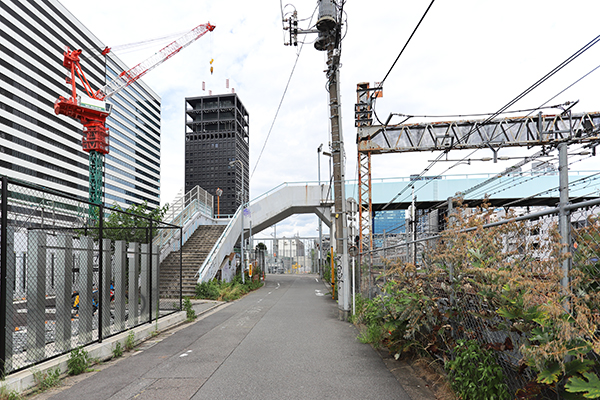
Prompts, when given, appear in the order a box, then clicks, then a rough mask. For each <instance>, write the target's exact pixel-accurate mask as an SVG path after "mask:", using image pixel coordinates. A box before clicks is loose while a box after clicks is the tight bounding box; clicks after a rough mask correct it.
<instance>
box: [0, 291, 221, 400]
mask: <svg viewBox="0 0 600 400" xmlns="http://www.w3.org/2000/svg"><path fill="white" fill-rule="evenodd" d="M191 302H192V307H193V309H194V311H195V312H196V315H197V316H201V315H206V314H209V313H211V312H214V311H216V309H218V308H219V307H220V306H223V305H226V303H225V302H222V301H213V300H191ZM185 322H186V313H185V311H178V312H175V313H173V314H169V315H167V316H164V317H161V318H159V319H158V321H157V322H156V321H153V322H152V323H151V324H143V325H140V326H138V327H136V328H134V329H131V330H128V331H125V332H123V333H120V334H118V335H115V336H111V337H110V338H108V339H106V340H103V341H102V343H94V344H91V345H89V346H87V347H85V350H86V351H87V352H88V353H89V355H90V357H91V358H93V359H97V360H98V361H100V362H104V361H106V360H109V359H111V358H112V356H113V354H112V350H113V349H114V347H115V343H116V342H121V343H123V342H124V341H125V339H126V338H127V336H128V335H129V334H130V333H131V332H133V334H134V337H135V343H136V345H137V344H140V343H142V342H144V343H142V344H141V346H140V347H141V348H143V347H144V346H148V345H150V344H151V343H156V338H157V337H159V336H161V335H158V336H156V334H155V332H156V331H158V332H165V331H166V332H171V331H173V329H174V328H175V329H177V328H183V327H185ZM153 336H155V337H153ZM146 342H147V343H146ZM68 359H69V354H64V355H62V356H60V357H57V358H53V359H51V360H48V361H46V362H43V363H41V364H38V365H35V366H33V367H30V368H27V369H24V370H22V371H19V372H16V373H14V374H10V375H8V376H7V377H6V379H5V380H4V382H3V383H2V386H4V387H6V388H7V389H8V390H15V391H17V392H19V393H30V392H32V391H35V381H34V378H33V374H34V372H42V373H44V372H48V371H51V370H52V371H54V370H56V368H59V369H60V371H61V374H66V371H67V360H68ZM94 368H95V367H94ZM35 398H36V399H37V398H38V397H37V396H36V397H35Z"/></svg>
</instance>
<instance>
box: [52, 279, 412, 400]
mask: <svg viewBox="0 0 600 400" xmlns="http://www.w3.org/2000/svg"><path fill="white" fill-rule="evenodd" d="M326 292H327V289H326V287H325V286H324V285H323V283H322V282H321V281H320V279H318V277H317V276H315V275H268V276H267V281H266V284H265V286H264V287H263V288H261V289H259V290H257V291H255V292H252V293H250V294H248V295H247V296H245V297H244V298H242V299H240V300H238V301H236V302H233V303H230V304H228V305H227V306H225V307H223V308H221V309H219V310H218V311H217V312H215V313H213V314H211V315H208V316H206V317H205V318H203V319H202V320H200V321H197V322H195V323H193V324H189V325H188V326H186V327H185V328H184V329H180V330H177V331H176V332H175V333H173V334H170V335H168V336H167V337H165V338H164V339H163V340H161V341H160V342H157V343H156V344H155V345H153V346H151V347H147V348H145V349H143V351H139V352H136V353H135V355H133V356H130V357H127V358H125V359H123V360H121V361H119V362H117V363H114V364H112V365H110V366H109V367H107V368H105V369H102V370H101V371H100V372H97V373H95V374H91V375H90V376H89V377H88V378H85V379H83V380H81V381H79V382H78V383H76V384H74V385H73V386H71V387H69V388H66V389H63V390H60V392H57V393H53V394H52V395H51V397H50V398H52V399H56V400H59V399H60V400H69V399H74V400H75V399H77V400H81V399H111V400H117V399H123V400H124V399H133V398H135V399H139V400H143V399H186V400H187V399H211V400H218V399H228V400H229V399H261V400H270V399H273V400H284V399H344V400H350V399H360V400H365V399H377V400H383V399H400V400H403V399H406V400H409V399H410V397H409V396H408V395H407V394H406V392H405V391H404V389H403V388H402V386H401V384H400V383H399V382H398V380H396V378H395V377H394V376H393V375H392V374H391V373H390V372H389V371H388V369H387V368H386V367H385V365H384V363H383V361H382V359H381V357H380V356H379V355H378V354H377V353H376V352H375V351H374V350H373V349H372V348H371V346H369V345H366V344H362V343H360V342H359V341H358V340H356V336H357V332H356V330H355V328H354V327H353V326H352V325H350V324H348V323H347V322H342V321H339V320H338V319H337V315H338V310H337V304H336V303H335V302H334V301H332V300H331V297H330V295H327V294H326ZM142 347H143V346H142Z"/></svg>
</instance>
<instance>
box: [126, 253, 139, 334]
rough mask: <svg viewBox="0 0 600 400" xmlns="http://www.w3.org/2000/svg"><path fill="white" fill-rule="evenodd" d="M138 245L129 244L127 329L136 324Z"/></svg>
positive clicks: (137, 307) (137, 309)
mask: <svg viewBox="0 0 600 400" xmlns="http://www.w3.org/2000/svg"><path fill="white" fill-rule="evenodd" d="M139 266H140V245H139V243H134V242H131V243H129V327H130V328H133V327H134V326H136V325H137V324H138V315H139V306H138V299H139V276H140V275H139V273H140V269H139Z"/></svg>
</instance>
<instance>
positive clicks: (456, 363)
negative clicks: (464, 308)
mask: <svg viewBox="0 0 600 400" xmlns="http://www.w3.org/2000/svg"><path fill="white" fill-rule="evenodd" d="M445 367H446V370H447V371H448V378H449V380H450V383H451V385H452V389H453V390H454V393H456V395H457V396H458V397H459V398H460V399H463V400H505V399H506V400H508V399H510V398H511V396H510V394H509V393H508V387H507V386H506V384H505V383H504V373H503V372H502V368H501V367H500V366H499V365H498V363H497V362H496V359H495V358H494V355H493V354H492V352H491V351H490V350H485V349H482V348H481V346H479V343H477V342H476V341H474V340H469V341H467V342H465V341H464V340H459V341H458V342H457V345H456V347H455V348H454V359H453V360H449V361H446V365H445Z"/></svg>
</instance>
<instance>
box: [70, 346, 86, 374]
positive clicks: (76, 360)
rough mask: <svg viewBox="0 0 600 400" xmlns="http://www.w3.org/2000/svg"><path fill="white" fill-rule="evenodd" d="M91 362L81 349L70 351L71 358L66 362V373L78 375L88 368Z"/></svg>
mask: <svg viewBox="0 0 600 400" xmlns="http://www.w3.org/2000/svg"><path fill="white" fill-rule="evenodd" d="M91 364H92V360H91V359H90V355H89V354H88V352H87V351H85V350H84V349H83V347H78V348H76V349H74V350H73V351H71V356H70V357H69V359H68V360H67V373H68V374H69V375H79V374H81V373H83V372H85V371H87V369H88V368H89V367H90V365H91Z"/></svg>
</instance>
